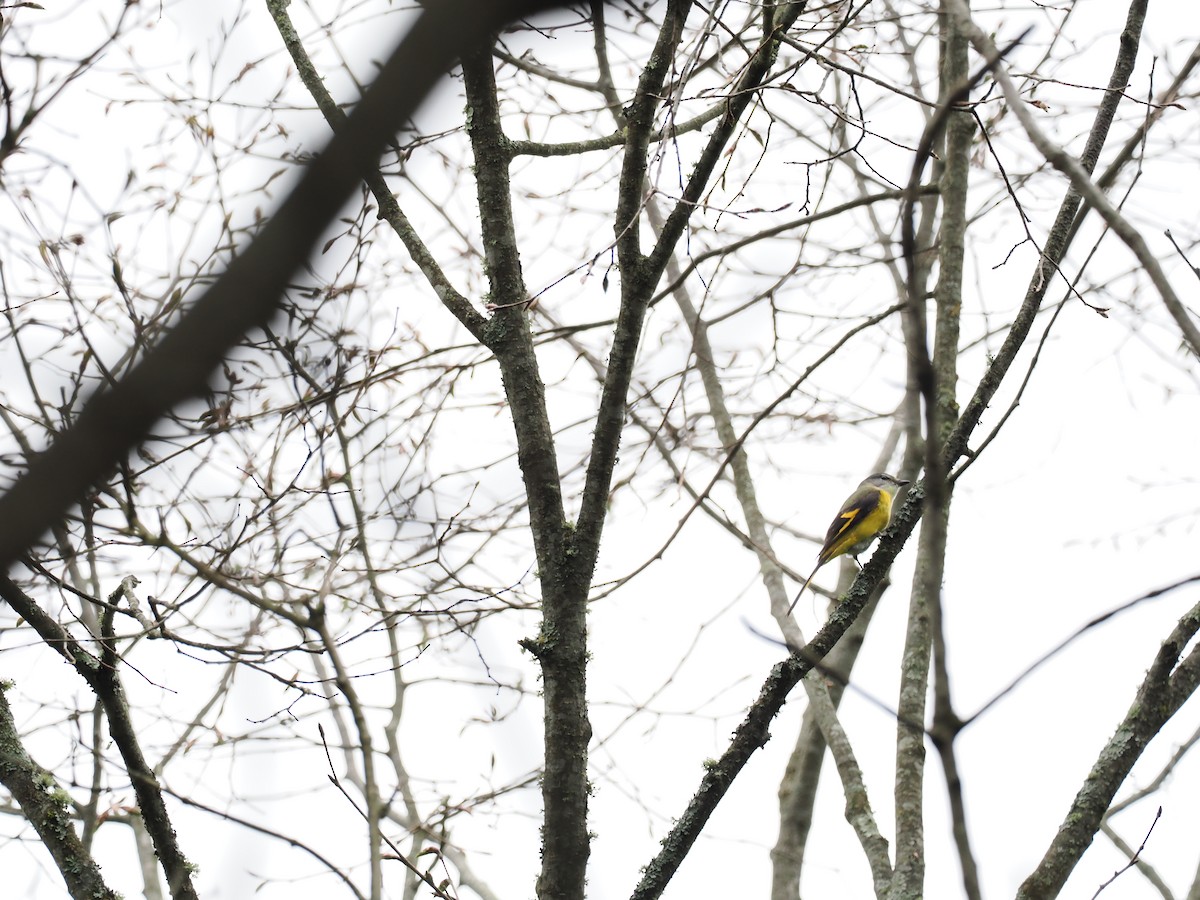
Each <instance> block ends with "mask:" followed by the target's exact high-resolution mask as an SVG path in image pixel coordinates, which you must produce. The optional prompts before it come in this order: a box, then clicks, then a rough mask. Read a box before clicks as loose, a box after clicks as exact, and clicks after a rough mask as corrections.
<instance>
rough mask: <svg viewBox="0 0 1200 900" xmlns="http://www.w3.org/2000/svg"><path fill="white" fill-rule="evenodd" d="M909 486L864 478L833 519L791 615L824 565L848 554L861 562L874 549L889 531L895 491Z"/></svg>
mask: <svg viewBox="0 0 1200 900" xmlns="http://www.w3.org/2000/svg"><path fill="white" fill-rule="evenodd" d="M906 484H908V482H907V481H904V480H903V479H900V478H897V477H896V476H895V475H889V474H887V473H886V472H877V473H875V474H874V475H869V476H868V477H867V478H865V479H863V483H862V484H860V485H859V486H858V490H856V491H855V492H854V493H853V494H851V495H850V496H849V497H848V498H847V499H846V502H845V503H843V504H842V508H841V509H839V510H838V514H837V516H836V517H834V520H833V524H831V525H830V526H829V531H828V532H827V533H826V535H825V545H824V546H823V547H822V548H821V552H820V553H818V554H817V567H816V568H815V569H813V570H812V575H809V576H808V578H806V579H805V580H804V584H802V585H801V586H800V590H799V591H798V592H797V593H796V599H795V600H793V601H792V605H791V606H789V607H788V615H791V614H792V610H793V609H795V608H796V604H797V603H798V602H799V600H800V595H801V594H803V593H804V589H805V588H806V587H808V583H809V582H810V581H812V580H813V576H814V575H816V574H817V572H818V570H820V568H821V566H823V565H825V563H827V562H829V561H830V560H831V559H834V558H835V557H838V556H841V555H842V554H844V553H849V554H850V555H851V556H853V557H854V561H855V562H858V554H860V553H862V552H863V551H864V550H866V549H867V548H868V547H869V546H871V542H872V541H873V540H875V538H876V537H878V536H879V532H881V531H883V529H885V528H887V526H888V523H889V522H890V521H891V520H892V500H893V498H895V496H896V492H897V491H899V490H900V488H902V487H904V486H905V485H906Z"/></svg>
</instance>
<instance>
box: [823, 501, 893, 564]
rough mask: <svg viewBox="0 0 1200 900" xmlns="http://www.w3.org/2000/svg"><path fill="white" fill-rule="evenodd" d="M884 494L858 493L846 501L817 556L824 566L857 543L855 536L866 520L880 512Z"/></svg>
mask: <svg viewBox="0 0 1200 900" xmlns="http://www.w3.org/2000/svg"><path fill="white" fill-rule="evenodd" d="M882 493H883V492H882V491H879V490H873V491H872V490H864V491H857V492H855V494H854V495H853V496H852V497H851V498H850V499H849V500H847V501H846V504H845V505H844V506H843V507H842V508H841V509H840V510H839V511H838V514H837V518H835V519H834V520H833V524H832V525H830V526H829V531H828V533H826V535H825V546H823V547H822V548H821V552H820V553H819V554H818V555H817V559H818V560H820V562H821V563H822V564H824V563H827V562H829V560H831V559H833V558H834V557H835V556H841V555H842V554H843V553H845V552H846V551H847V550H849V549H850V548H851V547H852V546H853V545H854V544H856V543H857V540H856V539H855V538H854V534H855V532H856V531H857V530H858V526H859V525H861V524H862V523H863V521H864V520H865V519H867V518H869V517H870V516H871V515H872V513H875V512H877V511H878V510H879V498H880V495H881V494H882Z"/></svg>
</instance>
